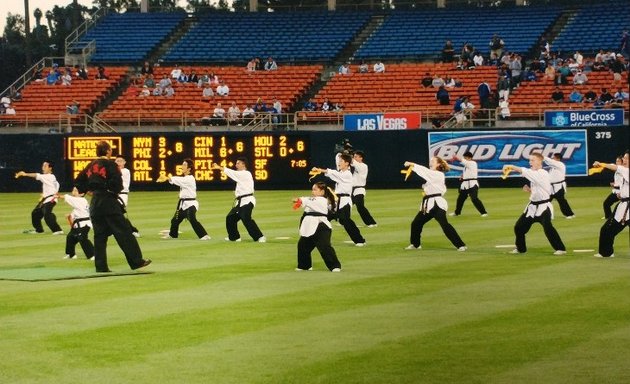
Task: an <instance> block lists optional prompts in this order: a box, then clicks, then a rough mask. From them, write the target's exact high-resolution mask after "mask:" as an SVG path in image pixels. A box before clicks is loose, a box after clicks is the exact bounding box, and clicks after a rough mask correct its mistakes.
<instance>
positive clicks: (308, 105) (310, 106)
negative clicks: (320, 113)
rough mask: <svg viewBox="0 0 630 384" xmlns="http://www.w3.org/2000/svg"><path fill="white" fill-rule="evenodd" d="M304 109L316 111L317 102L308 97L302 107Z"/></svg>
mask: <svg viewBox="0 0 630 384" xmlns="http://www.w3.org/2000/svg"><path fill="white" fill-rule="evenodd" d="M302 110H303V111H308V112H315V111H316V110H317V103H316V102H315V100H313V99H308V101H307V102H306V103H304V107H302Z"/></svg>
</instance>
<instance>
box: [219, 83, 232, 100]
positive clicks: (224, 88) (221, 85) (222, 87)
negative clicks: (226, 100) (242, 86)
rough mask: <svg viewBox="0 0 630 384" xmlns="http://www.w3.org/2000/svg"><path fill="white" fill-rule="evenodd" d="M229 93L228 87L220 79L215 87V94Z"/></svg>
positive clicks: (224, 94)
mask: <svg viewBox="0 0 630 384" xmlns="http://www.w3.org/2000/svg"><path fill="white" fill-rule="evenodd" d="M229 94H230V87H228V86H227V84H225V81H223V80H221V81H220V82H219V86H218V87H217V96H223V97H225V96H228V95H229Z"/></svg>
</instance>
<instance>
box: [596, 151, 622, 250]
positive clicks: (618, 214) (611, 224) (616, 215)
mask: <svg viewBox="0 0 630 384" xmlns="http://www.w3.org/2000/svg"><path fill="white" fill-rule="evenodd" d="M628 157H629V155H628V152H626V153H625V154H624V155H623V164H622V165H616V164H604V163H600V162H598V161H596V162H594V163H593V166H594V167H600V166H603V167H605V168H607V169H610V170H611V171H615V172H619V173H620V174H621V178H622V180H621V184H620V185H619V203H617V206H616V207H615V210H614V211H613V214H612V216H611V217H610V218H609V219H608V220H606V222H605V223H604V225H602V228H601V229H600V230H599V247H598V253H596V254H595V257H614V256H615V254H614V252H615V249H614V244H615V236H617V235H618V234H619V233H620V232H621V231H623V229H624V228H625V227H627V226H628V223H630V174H629V172H628V163H629V159H628Z"/></svg>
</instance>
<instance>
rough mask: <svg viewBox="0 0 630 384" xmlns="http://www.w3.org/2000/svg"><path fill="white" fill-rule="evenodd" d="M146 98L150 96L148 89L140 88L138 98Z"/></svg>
mask: <svg viewBox="0 0 630 384" xmlns="http://www.w3.org/2000/svg"><path fill="white" fill-rule="evenodd" d="M147 96H151V90H150V89H149V88H146V87H145V88H142V90H141V91H140V93H138V97H147Z"/></svg>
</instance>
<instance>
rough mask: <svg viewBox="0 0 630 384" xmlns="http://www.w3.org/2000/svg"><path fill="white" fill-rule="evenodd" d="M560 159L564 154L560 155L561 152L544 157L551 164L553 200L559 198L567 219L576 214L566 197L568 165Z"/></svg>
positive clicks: (550, 174) (546, 162) (550, 176)
mask: <svg viewBox="0 0 630 384" xmlns="http://www.w3.org/2000/svg"><path fill="white" fill-rule="evenodd" d="M560 159H562V156H560V154H559V153H555V154H553V158H550V157H545V158H544V162H545V164H547V165H548V166H549V181H550V182H551V187H552V188H553V193H552V194H551V200H553V199H556V200H558V205H559V206H560V211H561V212H562V214H563V215H564V217H566V218H567V219H573V218H575V214H574V213H573V210H571V207H570V206H569V202H567V199H566V197H564V195H565V193H566V189H567V183H566V181H565V175H566V173H567V171H566V166H565V165H564V163H563V162H562V161H560Z"/></svg>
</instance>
